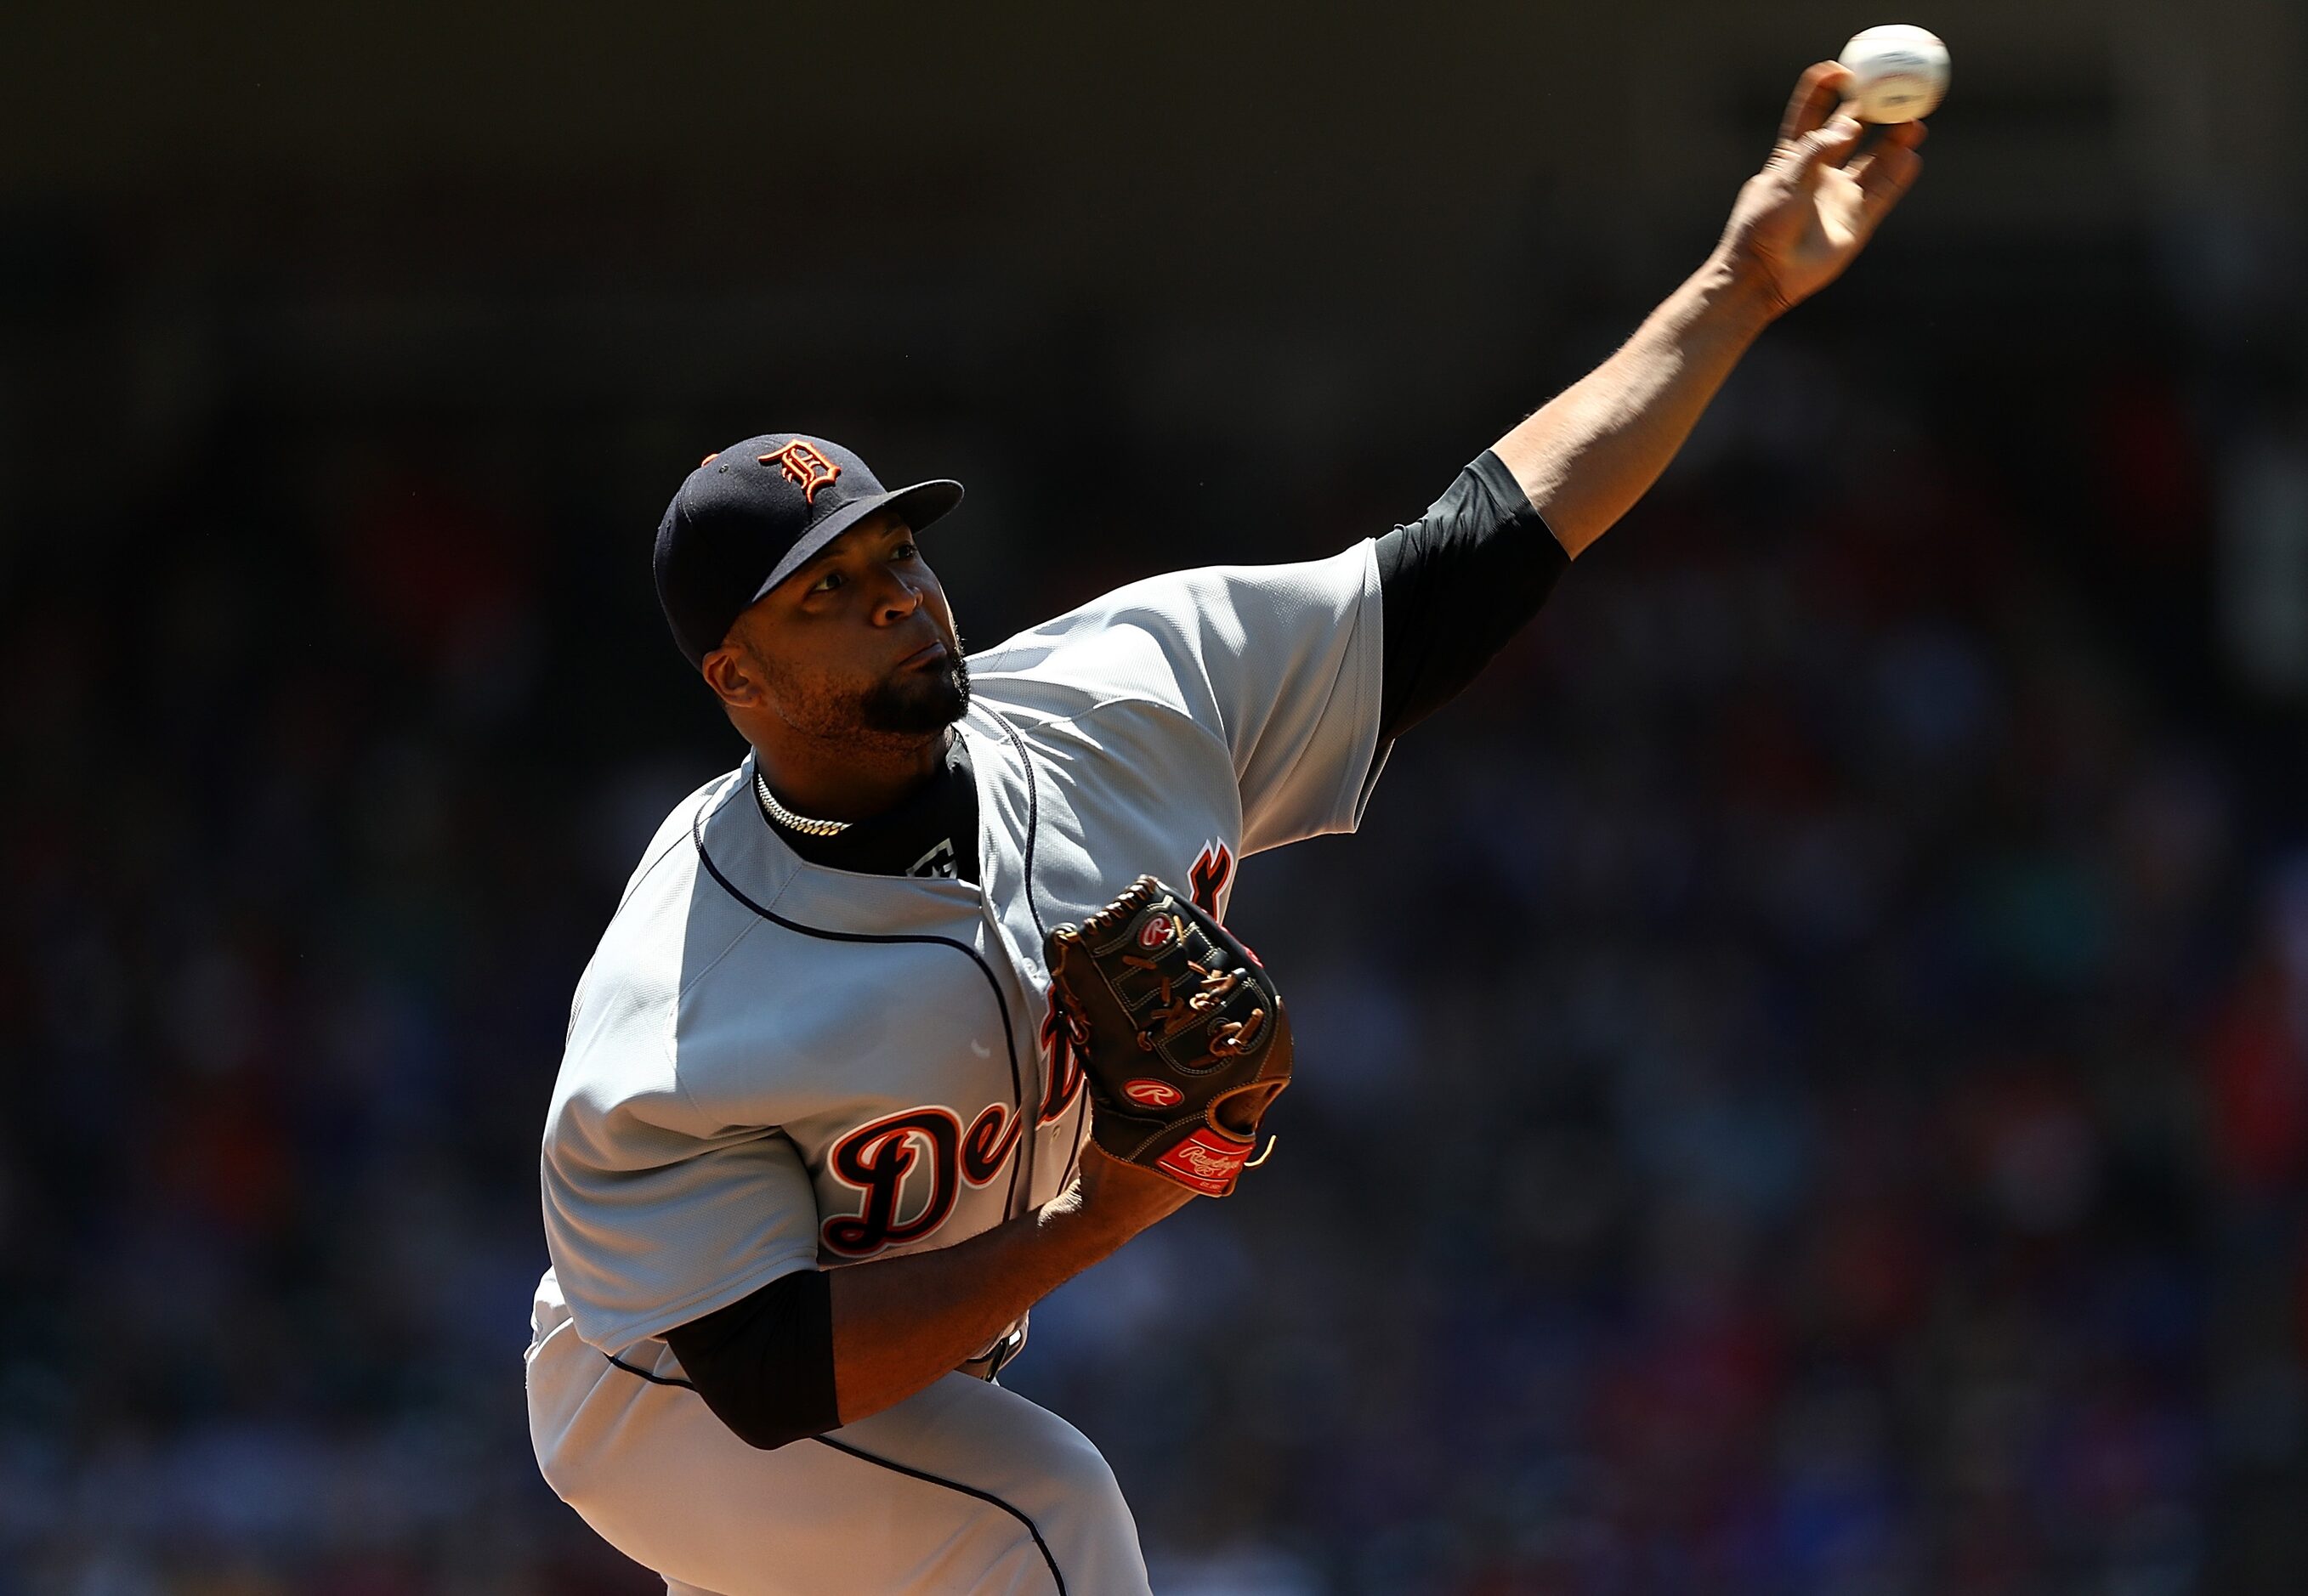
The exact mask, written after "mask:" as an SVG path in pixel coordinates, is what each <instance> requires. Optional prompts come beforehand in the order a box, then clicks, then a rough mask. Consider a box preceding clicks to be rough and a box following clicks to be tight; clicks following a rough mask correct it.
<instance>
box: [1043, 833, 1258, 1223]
mask: <svg viewBox="0 0 2308 1596" xmlns="http://www.w3.org/2000/svg"><path fill="white" fill-rule="evenodd" d="M1048 953H1049V962H1050V980H1051V983H1052V989H1053V996H1054V997H1055V1000H1056V1005H1057V1008H1058V1011H1059V1012H1060V1013H1061V1014H1062V1015H1063V1016H1064V1019H1065V1023H1066V1025H1067V1027H1068V1029H1069V1030H1070V1031H1071V1032H1072V1035H1073V1040H1074V1043H1075V1046H1076V1048H1077V1051H1079V1052H1080V1054H1081V1059H1082V1063H1083V1070H1084V1073H1085V1075H1086V1076H1087V1077H1088V1081H1089V1090H1090V1122H1089V1128H1090V1137H1091V1139H1092V1140H1094V1141H1096V1142H1097V1143H1098V1146H1100V1147H1103V1148H1104V1149H1105V1150H1106V1151H1107V1152H1108V1153H1110V1154H1113V1155H1114V1156H1115V1157H1116V1158H1119V1159H1121V1160H1122V1161H1123V1162H1124V1163H1134V1164H1137V1165H1139V1166H1140V1167H1141V1168H1143V1169H1150V1170H1156V1171H1160V1172H1161V1173H1162V1174H1163V1175H1166V1176H1167V1177H1168V1178H1169V1179H1171V1180H1176V1181H1177V1182H1178V1183H1179V1184H1180V1185H1182V1186H1184V1187H1187V1188H1190V1189H1192V1190H1194V1191H1198V1192H1201V1194H1203V1195H1204V1196H1206V1197H1225V1196H1226V1195H1227V1193H1229V1192H1231V1191H1232V1190H1233V1189H1234V1185H1235V1181H1236V1178H1237V1177H1238V1176H1239V1175H1240V1174H1241V1172H1242V1171H1243V1169H1244V1166H1245V1165H1246V1164H1248V1163H1251V1162H1252V1161H1251V1157H1250V1153H1251V1148H1252V1146H1253V1143H1255V1141H1256V1140H1257V1137H1258V1122H1259V1120H1260V1118H1261V1116H1262V1115H1263V1114H1264V1113H1265V1112H1266V1108H1267V1105H1268V1104H1269V1103H1272V1102H1273V1101H1274V1099H1275V1097H1276V1096H1277V1095H1278V1094H1279V1093H1280V1092H1281V1091H1282V1089H1283V1087H1285V1086H1287V1085H1289V1084H1290V1062H1291V1047H1290V1022H1289V1020H1288V1018H1287V1017H1286V1016H1285V1015H1284V1013H1283V1011H1282V995H1281V993H1280V992H1279V991H1276V990H1275V986H1274V982H1273V980H1272V978H1271V977H1270V976H1269V975H1268V974H1266V972H1265V970H1264V969H1263V968H1262V967H1261V966H1260V965H1259V964H1258V961H1257V960H1255V959H1253V958H1252V957H1250V954H1249V952H1248V950H1246V949H1245V948H1244V947H1243V945H1242V944H1241V943H1240V942H1238V941H1236V940H1235V938H1234V937H1233V935H1232V934H1231V933H1229V932H1228V931H1227V929H1226V927H1224V926H1223V925H1220V924H1219V922H1218V921H1217V920H1216V919H1214V918H1213V917H1211V916H1210V914H1206V913H1205V912H1203V910H1201V908H1200V907H1198V906H1197V905H1195V904H1194V903H1193V900H1191V899H1190V898H1187V897H1184V896H1182V895H1181V894H1179V893H1177V892H1176V891H1174V890H1172V889H1171V888H1168V887H1166V886H1164V885H1163V884H1162V883H1161V882H1160V881H1158V880H1155V879H1154V878H1153V877H1152V876H1141V877H1139V878H1138V880H1137V881H1136V882H1135V883H1134V884H1132V887H1131V888H1130V889H1129V890H1128V891H1127V892H1124V894H1123V895H1122V896H1121V897H1118V898H1116V899H1115V900H1114V902H1112V903H1110V904H1108V905H1107V906H1106V907H1105V908H1103V909H1100V910H1099V911H1098V913H1097V914H1092V915H1091V916H1090V917H1089V919H1088V920H1085V921H1084V922H1082V923H1081V924H1080V925H1062V926H1059V927H1058V928H1057V929H1056V930H1055V931H1052V932H1051V933H1050V940H1049V948H1048Z"/></svg>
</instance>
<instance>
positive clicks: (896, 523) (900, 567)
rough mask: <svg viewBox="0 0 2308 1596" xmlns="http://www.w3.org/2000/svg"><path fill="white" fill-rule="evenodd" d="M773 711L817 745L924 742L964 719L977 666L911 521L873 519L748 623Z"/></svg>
mask: <svg viewBox="0 0 2308 1596" xmlns="http://www.w3.org/2000/svg"><path fill="white" fill-rule="evenodd" d="M731 641H733V642H735V643H737V644H738V645H739V646H740V647H741V648H743V649H744V650H745V654H746V655H747V656H748V657H749V658H750V659H751V660H752V661H753V662H754V665H756V667H757V668H758V669H759V671H760V673H761V677H762V686H763V690H764V696H765V697H766V698H767V699H768V700H769V703H768V708H771V710H772V711H773V712H774V713H776V714H777V715H778V716H779V718H781V719H783V720H784V721H785V722H786V724H787V725H790V726H792V727H793V728H794V729H795V730H797V731H799V732H802V733H805V734H809V735H812V736H815V737H831V738H840V737H844V736H857V735H860V734H863V735H865V736H867V737H891V736H896V737H922V736H927V735H929V734H932V733H934V732H938V731H942V730H943V729H944V728H945V727H947V726H949V725H952V724H953V723H954V722H955V721H957V720H959V719H960V718H961V712H962V710H963V708H965V707H966V706H967V705H968V704H969V666H968V665H965V664H964V663H963V662H962V656H961V639H960V637H959V636H958V635H957V634H956V633H955V631H954V627H953V612H952V610H951V609H950V608H948V607H947V605H946V598H945V589H944V588H943V587H941V586H940V585H939V584H938V579H937V576H936V574H935V573H934V572H933V571H931V570H930V568H929V564H928V562H926V561H925V560H924V559H923V558H922V554H921V550H920V549H919V548H917V547H916V546H915V544H914V535H913V532H912V531H911V529H909V528H908V527H907V525H906V524H905V522H903V521H901V520H900V519H898V518H897V517H896V516H893V515H891V514H888V513H887V512H883V513H880V514H876V515H872V516H868V517H867V518H866V519H864V520H862V521H860V522H858V523H857V525H856V526H854V527H852V528H849V529H848V531H846V532H844V533H843V534H842V535H841V536H839V537H837V538H835V539H834V540H833V541H832V542H831V543H830V544H828V545H826V546H825V548H824V549H823V550H822V552H820V553H819V554H818V555H817V556H816V558H814V559H813V560H812V561H810V562H809V563H808V564H806V565H805V566H803V567H802V568H801V569H800V570H798V571H795V572H794V573H793V574H792V575H790V576H788V578H786V579H785V580H784V581H782V582H779V584H778V585H777V586H776V587H775V588H771V590H770V591H769V592H768V593H766V594H764V595H762V598H761V600H760V601H759V602H758V603H756V604H755V605H753V607H752V608H750V609H748V610H747V611H746V612H745V614H743V615H741V616H739V617H738V621H737V625H736V627H735V628H733V629H732V632H731Z"/></svg>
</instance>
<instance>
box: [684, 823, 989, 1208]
mask: <svg viewBox="0 0 2308 1596" xmlns="http://www.w3.org/2000/svg"><path fill="white" fill-rule="evenodd" d="M721 797H722V799H723V800H726V799H727V797H728V794H727V793H726V792H725V793H724V794H721ZM715 802H716V800H714V799H710V798H709V799H707V800H706V802H703V803H702V804H700V805H699V806H698V809H697V813H696V814H695V816H693V818H692V819H691V820H690V822H689V835H690V838H691V840H692V841H693V843H694V844H695V845H696V847H697V857H698V861H699V862H701V863H702V864H703V865H704V866H705V870H706V873H707V874H709V875H710V876H711V877H712V878H713V879H714V880H716V881H718V882H719V883H720V886H721V890H722V891H724V892H726V893H728V895H729V896H730V897H734V898H736V900H737V901H738V902H739V903H741V904H743V905H745V906H746V907H747V908H749V909H751V910H752V911H753V912H754V914H758V915H760V916H761V917H762V919H763V920H766V921H768V922H770V923H771V925H775V926H779V927H781V928H783V929H784V930H787V931H793V932H795V933H796V934H797V935H800V936H805V937H815V938H818V939H819V940H822V941H828V942H871V943H881V944H885V945H887V944H892V943H905V942H915V943H932V944H934V945H936V946H938V947H941V948H952V949H953V950H954V951H955V952H956V953H959V954H960V955H961V956H962V957H964V958H967V959H968V960H969V962H970V963H971V964H973V965H977V973H978V974H981V975H983V976H985V977H986V990H987V991H990V992H992V993H993V994H994V1005H995V1008H997V1009H998V1010H1000V1012H1001V1015H1002V1040H1003V1046H1004V1047H1005V1048H1006V1049H1007V1050H1008V1052H1009V1056H1010V1089H1011V1091H1012V1093H1013V1094H1016V1097H1017V1107H1016V1110H1015V1112H1016V1113H1017V1114H1018V1116H1019V1117H1020V1120H1021V1123H1022V1121H1023V1120H1024V1117H1025V1115H1026V1113H1027V1108H1026V1081H1025V1076H1024V1073H1023V1071H1021V1068H1019V1064H1018V1028H1017V1026H1016V1025H1014V1024H1012V1021H1011V1018H1010V1000H1009V999H1008V998H1006V997H1004V996H1003V993H1002V982H1001V981H1000V979H999V978H998V977H997V976H995V974H994V967H993V966H992V965H988V964H987V963H986V960H985V957H983V956H982V955H980V954H979V953H978V951H977V949H976V948H972V947H970V946H969V944H968V943H966V942H960V941H957V940H954V939H953V938H952V937H939V936H932V935H930V934H928V933H926V932H900V931H833V930H831V929H830V928H828V927H825V926H820V925H805V924H803V923H802V922H800V921H798V920H791V919H788V918H787V917H786V916H785V915H783V914H777V913H776V912H774V911H773V910H771V909H768V908H765V907H763V906H762V905H760V904H758V903H755V902H754V900H753V899H752V898H751V897H747V896H746V895H745V893H744V892H743V891H741V890H740V889H739V888H738V886H737V884H736V882H735V881H732V880H730V879H729V878H728V876H726V875H724V874H722V873H721V867H720V866H719V865H718V864H716V863H715V862H713V855H712V854H711V853H710V852H709V851H708V850H707V848H706V846H705V812H706V811H707V810H709V809H711V808H712V807H713V806H714V803H715ZM755 815H756V818H757V819H759V818H760V812H759V811H758V810H757V811H755ZM761 823H762V827H763V828H765V829H766V828H768V826H769V821H768V820H767V819H762V821H761ZM1033 847H1034V837H1033V828H1032V826H1031V824H1030V822H1029V825H1028V828H1027V834H1026V856H1027V857H1028V858H1029V859H1031V858H1032V857H1033ZM1019 1139H1020V1141H1021V1143H1023V1142H1025V1141H1026V1140H1027V1138H1026V1137H1025V1135H1024V1134H1023V1133H1022V1132H1021V1135H1020V1138H1019ZM1025 1164H1026V1158H1024V1157H1019V1156H1013V1157H1012V1160H1011V1163H1010V1191H1009V1195H1008V1196H1007V1197H1005V1198H1004V1199H1003V1214H1004V1215H1005V1216H1007V1217H1009V1218H1013V1219H1014V1218H1015V1217H1017V1215H1018V1213H1019V1211H1020V1210H1019V1207H1018V1174H1019V1171H1021V1169H1023V1168H1024V1167H1025ZM1029 1194H1030V1188H1029Z"/></svg>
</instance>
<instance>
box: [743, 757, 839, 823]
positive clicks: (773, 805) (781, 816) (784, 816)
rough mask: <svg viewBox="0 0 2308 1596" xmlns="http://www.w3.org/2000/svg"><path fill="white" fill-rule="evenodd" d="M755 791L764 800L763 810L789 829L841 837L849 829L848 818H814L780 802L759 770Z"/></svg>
mask: <svg viewBox="0 0 2308 1596" xmlns="http://www.w3.org/2000/svg"><path fill="white" fill-rule="evenodd" d="M754 793H755V794H758V795H759V796H760V798H761V800H762V813H764V814H766V815H768V816H769V817H770V819H771V820H773V821H775V822H776V823H777V824H779V825H780V826H782V827H784V828H786V829H787V830H788V831H797V832H799V833H801V835H802V836H804V837H840V835H841V834H842V833H843V832H845V831H847V830H848V829H849V826H850V822H849V821H848V820H813V819H810V818H809V817H808V816H807V815H797V814H796V813H794V811H791V810H789V809H788V808H787V807H786V806H785V805H784V804H782V803H779V802H778V795H777V794H775V793H772V792H771V791H770V784H769V783H768V782H766V781H764V780H762V773H761V772H760V771H759V770H755V771H754Z"/></svg>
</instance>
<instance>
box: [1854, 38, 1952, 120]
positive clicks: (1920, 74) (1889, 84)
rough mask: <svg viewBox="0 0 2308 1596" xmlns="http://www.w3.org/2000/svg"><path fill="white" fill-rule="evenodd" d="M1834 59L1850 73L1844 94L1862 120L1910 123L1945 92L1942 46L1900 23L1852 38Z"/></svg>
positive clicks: (1927, 112)
mask: <svg viewBox="0 0 2308 1596" xmlns="http://www.w3.org/2000/svg"><path fill="white" fill-rule="evenodd" d="M1836 60H1837V62H1838V63H1839V64H1842V65H1844V66H1847V67H1849V68H1850V69H1851V86H1850V87H1849V88H1848V89H1847V90H1845V91H1844V92H1845V93H1846V94H1847V95H1848V96H1849V97H1850V98H1851V99H1853V100H1856V102H1857V103H1858V107H1859V119H1860V120H1861V121H1863V122H1913V121H1914V120H1915V119H1916V117H1918V116H1930V115H1931V114H1932V113H1933V111H1935V110H1937V109H1938V108H1939V103H1940V99H1941V98H1942V96H1943V95H1945V94H1946V93H1947V85H1948V47H1947V46H1945V45H1943V44H1942V43H1941V42H1940V39H1939V35H1937V34H1935V33H1927V32H1925V30H1923V29H1921V28H1915V27H1910V26H1909V25H1908V24H1907V23H1905V22H1892V23H1890V24H1887V25H1886V26H1884V27H1881V28H1870V29H1868V30H1866V31H1865V32H1864V33H1859V34H1855V35H1854V36H1853V37H1852V40H1851V42H1850V43H1849V44H1847V45H1846V46H1844V47H1843V54H1842V55H1840V56H1837V57H1836Z"/></svg>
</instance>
